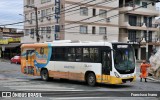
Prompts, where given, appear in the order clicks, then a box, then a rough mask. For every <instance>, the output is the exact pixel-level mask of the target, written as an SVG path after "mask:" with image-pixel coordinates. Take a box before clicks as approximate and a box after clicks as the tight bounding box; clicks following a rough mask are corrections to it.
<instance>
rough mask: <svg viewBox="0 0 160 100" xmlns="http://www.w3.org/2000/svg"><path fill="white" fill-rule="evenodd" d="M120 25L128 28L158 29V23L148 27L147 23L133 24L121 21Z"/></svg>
mask: <svg viewBox="0 0 160 100" xmlns="http://www.w3.org/2000/svg"><path fill="white" fill-rule="evenodd" d="M119 27H120V28H125V29H128V30H143V31H147V30H148V31H158V28H157V27H158V26H157V25H156V24H152V25H149V27H147V26H146V24H145V23H134V24H133V25H130V24H129V22H120V25H119Z"/></svg>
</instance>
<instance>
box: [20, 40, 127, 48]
mask: <svg viewBox="0 0 160 100" xmlns="http://www.w3.org/2000/svg"><path fill="white" fill-rule="evenodd" d="M112 44H128V43H119V42H103V41H100V42H92V41H82V42H81V41H74V42H73V41H69V40H62V41H60V40H59V41H54V42H45V43H33V44H23V45H22V46H21V48H36V47H37V48H38V47H48V46H58V47H64V46H109V47H112Z"/></svg>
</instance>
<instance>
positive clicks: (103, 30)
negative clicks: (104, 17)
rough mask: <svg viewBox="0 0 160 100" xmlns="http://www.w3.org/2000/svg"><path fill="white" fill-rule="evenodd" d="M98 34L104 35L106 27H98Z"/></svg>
mask: <svg viewBox="0 0 160 100" xmlns="http://www.w3.org/2000/svg"><path fill="white" fill-rule="evenodd" d="M99 34H100V35H101V34H102V35H103V34H106V27H99Z"/></svg>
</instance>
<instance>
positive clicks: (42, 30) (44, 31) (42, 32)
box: [41, 27, 46, 35]
mask: <svg viewBox="0 0 160 100" xmlns="http://www.w3.org/2000/svg"><path fill="white" fill-rule="evenodd" d="M45 29H46V28H45V27H41V34H42V35H43V34H45V33H46V30H45Z"/></svg>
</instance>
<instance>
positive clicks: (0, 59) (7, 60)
mask: <svg viewBox="0 0 160 100" xmlns="http://www.w3.org/2000/svg"><path fill="white" fill-rule="evenodd" d="M0 62H10V60H9V59H3V58H0Z"/></svg>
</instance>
